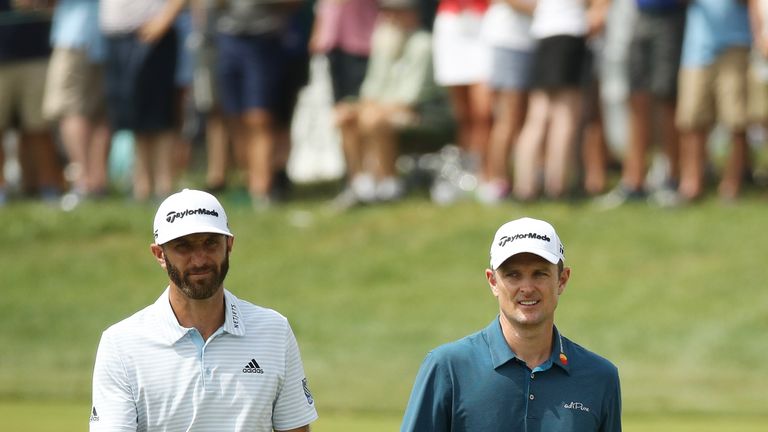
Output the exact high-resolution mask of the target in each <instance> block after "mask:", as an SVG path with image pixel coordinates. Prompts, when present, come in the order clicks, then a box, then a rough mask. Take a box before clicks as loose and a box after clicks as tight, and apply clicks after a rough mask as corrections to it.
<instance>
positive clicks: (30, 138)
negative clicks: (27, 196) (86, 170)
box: [20, 130, 62, 198]
mask: <svg viewBox="0 0 768 432" xmlns="http://www.w3.org/2000/svg"><path fill="white" fill-rule="evenodd" d="M20 138H21V145H23V146H25V147H27V148H29V149H30V150H31V159H30V160H31V161H33V163H34V164H35V165H36V167H35V171H36V174H37V175H36V179H35V183H36V185H37V187H38V190H41V191H43V192H44V193H58V192H60V188H61V183H62V172H61V166H60V164H59V161H58V158H57V155H56V148H55V146H54V143H53V136H51V133H50V132H49V131H48V130H42V131H25V132H21V134H20ZM45 198H48V197H45Z"/></svg>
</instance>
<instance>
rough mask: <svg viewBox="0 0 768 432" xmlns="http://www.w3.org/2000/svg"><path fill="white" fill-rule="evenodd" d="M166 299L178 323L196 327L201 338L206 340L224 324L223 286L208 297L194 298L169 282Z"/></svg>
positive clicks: (183, 325)
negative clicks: (202, 298)
mask: <svg viewBox="0 0 768 432" xmlns="http://www.w3.org/2000/svg"><path fill="white" fill-rule="evenodd" d="M168 299H169V301H170V302H171V309H173V313H174V314H175V315H176V319H177V320H178V321H179V325H181V326H182V327H187V328H195V329H197V331H198V332H200V335H201V336H202V337H203V340H206V341H207V340H208V338H209V337H211V335H212V334H213V333H214V332H215V331H216V330H218V329H219V327H221V326H222V324H224V289H223V288H221V289H219V290H218V291H216V293H215V294H214V295H212V296H211V297H210V298H207V299H204V300H195V299H190V298H189V297H187V296H185V295H184V294H183V293H182V292H181V290H180V289H179V288H177V287H176V286H174V285H173V284H171V289H170V291H169V294H168Z"/></svg>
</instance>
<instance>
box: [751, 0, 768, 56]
mask: <svg viewBox="0 0 768 432" xmlns="http://www.w3.org/2000/svg"><path fill="white" fill-rule="evenodd" d="M748 6H749V22H750V26H751V27H752V39H753V40H754V41H755V47H756V48H757V50H758V52H759V53H760V54H761V55H762V56H763V57H768V39H767V38H766V37H765V28H764V26H765V17H764V16H763V13H762V10H761V8H760V1H759V0H749V5H748Z"/></svg>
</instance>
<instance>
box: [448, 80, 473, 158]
mask: <svg viewBox="0 0 768 432" xmlns="http://www.w3.org/2000/svg"><path fill="white" fill-rule="evenodd" d="M447 89H448V96H449V98H450V101H451V108H452V110H453V115H454V119H455V121H456V145H458V146H459V148H461V149H463V150H465V151H468V152H469V151H471V150H472V149H471V147H472V122H471V118H470V115H471V108H470V101H469V87H468V86H451V87H448V88H447Z"/></svg>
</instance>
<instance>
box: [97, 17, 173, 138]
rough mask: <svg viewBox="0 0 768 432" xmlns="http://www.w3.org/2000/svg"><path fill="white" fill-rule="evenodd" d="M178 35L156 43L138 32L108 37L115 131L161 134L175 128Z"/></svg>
mask: <svg viewBox="0 0 768 432" xmlns="http://www.w3.org/2000/svg"><path fill="white" fill-rule="evenodd" d="M175 71H176V32H174V31H169V32H166V34H165V35H164V36H163V37H162V38H161V39H160V40H159V41H157V42H156V43H154V44H151V45H149V44H146V43H144V42H141V41H140V40H139V39H138V37H137V36H136V34H135V33H130V34H125V35H111V36H107V59H106V67H105V81H106V89H107V110H108V114H109V119H110V123H111V126H112V128H113V130H122V129H125V130H130V131H134V132H144V133H148V132H161V131H165V130H169V129H172V128H173V127H174V125H175V121H174V120H175V112H176V109H175V105H174V101H175V92H176V87H175V85H174V74H175Z"/></svg>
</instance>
